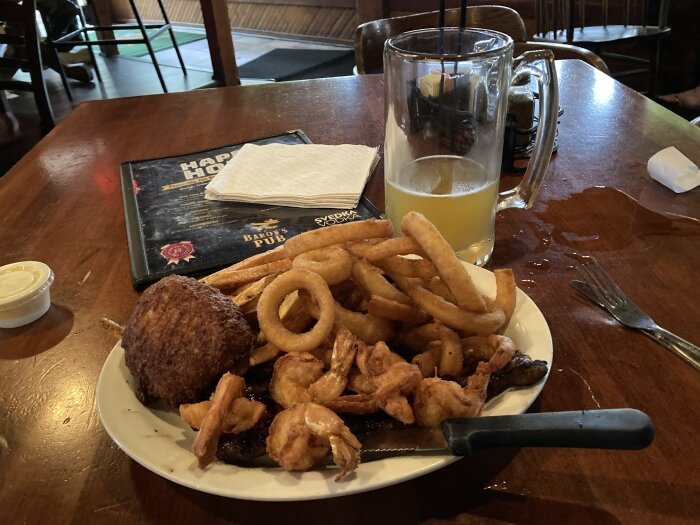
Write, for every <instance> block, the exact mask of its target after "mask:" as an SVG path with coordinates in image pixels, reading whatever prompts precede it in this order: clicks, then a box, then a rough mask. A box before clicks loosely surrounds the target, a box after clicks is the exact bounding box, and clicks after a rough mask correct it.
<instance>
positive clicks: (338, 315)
mask: <svg viewBox="0 0 700 525" xmlns="http://www.w3.org/2000/svg"><path fill="white" fill-rule="evenodd" d="M299 297H301V298H302V299H304V301H305V304H306V307H307V309H308V311H309V313H310V314H311V315H312V317H316V318H318V316H319V315H320V309H319V307H318V305H316V304H315V303H314V302H313V301H312V300H311V298H310V297H309V296H308V295H307V294H305V293H304V294H299ZM334 303H335V327H336V328H337V329H340V328H346V329H347V330H350V332H352V333H353V334H355V335H356V336H357V338H358V339H359V340H361V341H363V342H365V343H367V344H368V345H373V344H376V343H378V342H379V341H386V340H388V339H389V337H391V334H392V332H393V331H394V325H393V323H392V322H391V321H389V320H388V319H384V318H382V317H377V316H376V315H373V314H371V313H367V314H363V313H361V312H353V311H352V310H348V309H347V308H343V306H342V305H341V304H340V303H339V302H338V301H334Z"/></svg>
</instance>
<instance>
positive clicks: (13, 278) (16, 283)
mask: <svg viewBox="0 0 700 525" xmlns="http://www.w3.org/2000/svg"><path fill="white" fill-rule="evenodd" d="M51 283H53V272H52V271H51V268H49V267H48V266H47V265H45V264H44V263H41V262H37V261H22V262H16V263H12V264H7V265H5V266H0V328H17V327H19V326H24V325H25V324H29V323H31V322H32V321H36V320H37V319H39V317H41V316H42V315H44V314H45V313H46V312H47V311H48V309H49V307H50V306H51V295H50V293H49V288H50V287H51Z"/></svg>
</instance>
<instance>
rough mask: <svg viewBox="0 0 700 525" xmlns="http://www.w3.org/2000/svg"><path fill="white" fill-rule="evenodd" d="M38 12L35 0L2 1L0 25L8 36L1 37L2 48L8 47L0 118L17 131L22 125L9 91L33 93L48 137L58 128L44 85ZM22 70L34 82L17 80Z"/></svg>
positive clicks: (2, 61) (0, 63) (0, 79)
mask: <svg viewBox="0 0 700 525" xmlns="http://www.w3.org/2000/svg"><path fill="white" fill-rule="evenodd" d="M35 11H36V4H35V0H24V1H23V2H22V3H21V4H20V3H17V2H14V1H10V0H0V21H2V22H3V23H4V24H5V27H4V32H3V33H0V44H6V45H7V46H8V47H7V48H6V51H5V54H4V56H3V57H0V117H1V118H2V119H3V120H4V121H5V123H6V125H7V126H8V127H9V128H10V130H11V131H12V132H14V131H17V128H18V124H17V119H16V118H15V117H14V115H13V114H12V110H11V109H10V106H9V104H8V102H7V99H6V97H5V94H4V90H6V89H7V90H12V91H29V92H31V93H33V95H34V100H35V102H36V106H37V109H38V111H39V117H40V119H41V128H42V131H43V132H44V133H48V132H49V131H50V130H51V129H52V128H53V127H54V117H53V111H52V110H51V103H50V101H49V95H48V92H47V91H46V83H45V82H44V74H43V64H42V62H41V47H40V43H39V34H38V31H37V25H36V15H35ZM19 70H24V71H28V72H29V77H30V79H31V80H30V81H24V80H15V79H14V75H15V73H16V72H17V71H19Z"/></svg>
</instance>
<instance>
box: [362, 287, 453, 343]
mask: <svg viewBox="0 0 700 525" xmlns="http://www.w3.org/2000/svg"><path fill="white" fill-rule="evenodd" d="M367 310H368V311H369V313H371V314H372V315H376V316H377V317H383V318H384V319H389V320H391V321H399V322H402V323H406V324H412V325H422V324H425V323H427V322H428V321H430V316H429V315H428V314H426V313H425V312H424V311H423V310H419V309H418V308H416V307H415V306H411V305H408V304H403V303H399V302H397V301H392V300H391V299H386V298H385V297H381V296H379V295H373V296H372V297H371V298H370V300H369V304H368V305H367ZM455 335H456V334H455Z"/></svg>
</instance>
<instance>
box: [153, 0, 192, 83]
mask: <svg viewBox="0 0 700 525" xmlns="http://www.w3.org/2000/svg"><path fill="white" fill-rule="evenodd" d="M158 7H160V12H161V14H162V15H163V20H164V21H165V23H166V24H167V26H168V33H170V39H171V40H172V41H173V47H174V48H175V54H177V59H178V60H179V61H180V67H181V68H182V73H183V74H184V75H185V76H187V69H186V68H185V62H184V61H183V60H182V55H181V54H180V48H179V46H178V45H177V41H176V40H175V33H174V32H173V27H172V24H171V23H170V19H169V18H168V13H167V12H166V11H165V6H164V5H163V0H158Z"/></svg>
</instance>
